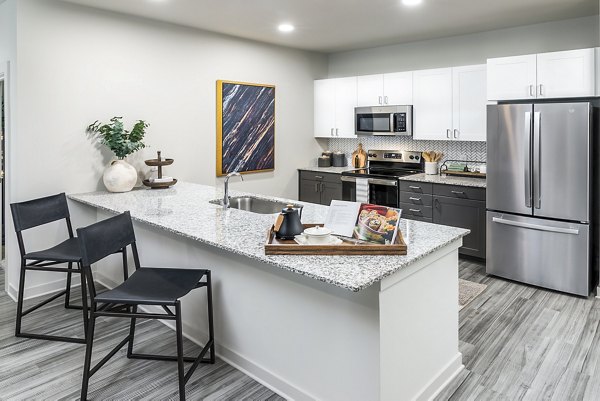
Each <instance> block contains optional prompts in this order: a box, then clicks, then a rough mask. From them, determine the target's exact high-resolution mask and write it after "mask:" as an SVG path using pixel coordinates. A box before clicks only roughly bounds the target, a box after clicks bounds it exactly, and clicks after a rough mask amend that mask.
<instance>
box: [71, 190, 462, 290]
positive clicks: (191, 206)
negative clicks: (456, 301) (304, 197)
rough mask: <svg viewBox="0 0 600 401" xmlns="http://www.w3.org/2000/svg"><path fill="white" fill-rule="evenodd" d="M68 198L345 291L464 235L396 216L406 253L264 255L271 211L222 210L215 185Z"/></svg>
mask: <svg viewBox="0 0 600 401" xmlns="http://www.w3.org/2000/svg"><path fill="white" fill-rule="evenodd" d="M239 195H248V194H246V193H242V192H238V191H231V196H239ZM68 197H69V199H71V200H74V201H77V202H82V203H84V204H88V205H91V206H94V207H97V208H100V209H103V210H106V211H110V212H113V213H122V212H124V211H126V210H129V211H130V212H131V216H132V218H133V219H135V220H137V221H140V222H143V223H147V224H149V225H151V226H155V227H157V228H159V229H163V230H167V231H170V232H173V233H175V234H178V235H181V236H183V237H187V238H191V239H193V240H196V241H198V242H199V243H202V244H206V245H208V246H213V247H217V248H220V249H222V250H224V251H227V252H233V253H237V254H239V255H243V256H246V257H248V258H252V259H255V260H258V261H261V262H264V263H267V264H269V265H272V266H275V267H277V268H281V269H285V270H289V271H292V272H295V273H298V274H301V275H304V276H307V277H311V278H313V279H316V280H319V281H323V282H326V283H330V284H332V285H335V286H338V287H342V288H345V289H347V290H350V291H360V290H362V289H364V288H367V287H369V286H371V285H373V284H374V283H376V282H378V281H380V280H382V279H383V278H385V277H387V276H389V275H391V274H393V273H394V272H396V271H397V270H399V269H402V268H404V267H406V266H409V265H410V264H412V263H414V262H416V261H417V260H419V259H421V258H423V257H425V256H427V255H429V254H430V253H432V252H434V251H435V250H437V249H440V248H442V247H443V246H445V245H447V244H449V243H451V242H453V241H455V240H457V239H459V238H461V237H463V236H464V235H466V234H468V233H469V231H468V230H463V229H460V228H453V227H447V226H439V225H433V224H429V223H422V222H417V221H410V220H404V219H402V220H401V222H400V229H401V231H402V234H403V236H404V239H405V241H406V242H407V245H408V254H407V255H406V256H366V255H365V256H294V255H293V256H266V255H265V252H264V243H265V239H266V238H265V237H266V233H267V231H268V229H269V227H270V226H271V225H272V224H273V222H274V221H275V215H261V214H255V213H250V212H245V211H242V210H236V209H229V210H223V208H222V207H221V206H218V205H214V204H211V203H209V201H210V200H213V199H217V198H220V197H222V189H221V188H215V187H211V186H205V185H197V184H191V183H185V182H179V183H177V185H175V186H174V187H173V188H170V189H167V190H154V191H153V190H149V189H136V190H134V191H132V192H127V193H109V192H93V193H87V194H76V195H69V196H68ZM257 197H260V198H266V199H276V200H282V199H279V198H271V197H266V196H259V195H257ZM284 201H286V200H284ZM293 202H294V203H298V204H303V205H305V207H304V212H303V214H302V221H303V222H304V223H322V222H323V221H324V220H325V216H326V214H327V208H328V207H327V206H321V205H315V204H311V203H302V202H297V201H293Z"/></svg>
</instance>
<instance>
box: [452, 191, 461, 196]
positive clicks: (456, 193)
mask: <svg viewBox="0 0 600 401" xmlns="http://www.w3.org/2000/svg"><path fill="white" fill-rule="evenodd" d="M450 192H452V193H453V194H455V195H464V194H465V193H464V192H463V191H450Z"/></svg>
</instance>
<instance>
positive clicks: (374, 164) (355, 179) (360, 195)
mask: <svg viewBox="0 0 600 401" xmlns="http://www.w3.org/2000/svg"><path fill="white" fill-rule="evenodd" d="M367 155H368V158H367V160H368V166H367V168H363V169H356V170H350V171H345V172H343V173H342V199H343V200H347V201H353V202H367V203H373V204H377V205H382V206H391V207H399V205H400V192H399V186H398V177H403V176H407V175H413V174H419V173H422V172H423V171H424V166H425V162H424V160H423V158H422V157H421V152H409V151H403V150H397V149H396V150H369V151H367Z"/></svg>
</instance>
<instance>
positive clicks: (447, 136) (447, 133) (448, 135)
mask: <svg viewBox="0 0 600 401" xmlns="http://www.w3.org/2000/svg"><path fill="white" fill-rule="evenodd" d="M450 131H451V130H450V129H447V130H446V138H448V139H450Z"/></svg>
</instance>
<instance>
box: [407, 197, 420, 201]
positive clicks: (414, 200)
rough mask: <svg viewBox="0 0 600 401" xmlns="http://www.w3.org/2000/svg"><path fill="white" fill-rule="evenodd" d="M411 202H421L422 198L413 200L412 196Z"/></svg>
mask: <svg viewBox="0 0 600 401" xmlns="http://www.w3.org/2000/svg"><path fill="white" fill-rule="evenodd" d="M408 199H410V200H411V201H415V202H421V198H413V197H412V196H411V197H410V198H408Z"/></svg>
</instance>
